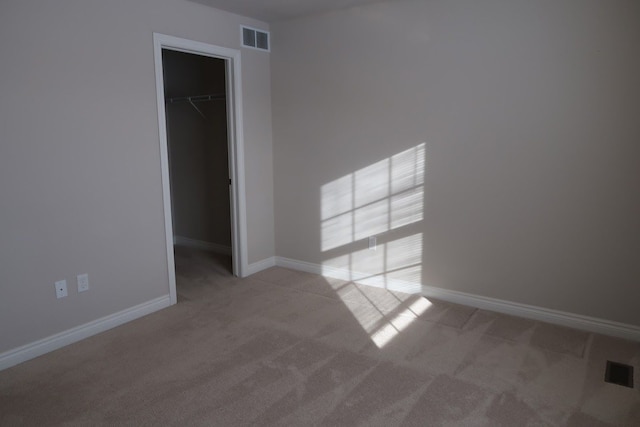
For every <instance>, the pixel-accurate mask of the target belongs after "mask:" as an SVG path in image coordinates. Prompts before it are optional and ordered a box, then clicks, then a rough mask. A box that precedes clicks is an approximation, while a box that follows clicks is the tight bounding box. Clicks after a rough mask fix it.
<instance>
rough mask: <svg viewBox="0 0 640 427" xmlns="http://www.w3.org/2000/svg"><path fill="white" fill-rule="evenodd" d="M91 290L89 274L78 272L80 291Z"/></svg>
mask: <svg viewBox="0 0 640 427" xmlns="http://www.w3.org/2000/svg"><path fill="white" fill-rule="evenodd" d="M88 290H89V275H88V274H78V292H84V291H88Z"/></svg>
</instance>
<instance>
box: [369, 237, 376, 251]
mask: <svg viewBox="0 0 640 427" xmlns="http://www.w3.org/2000/svg"><path fill="white" fill-rule="evenodd" d="M377 240H378V239H376V236H371V237H369V249H371V250H373V251H375V250H376V246H377V244H378V242H377Z"/></svg>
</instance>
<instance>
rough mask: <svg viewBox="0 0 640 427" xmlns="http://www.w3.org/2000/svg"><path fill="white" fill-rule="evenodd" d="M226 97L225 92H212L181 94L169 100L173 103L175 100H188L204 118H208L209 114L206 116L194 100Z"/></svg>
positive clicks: (214, 99)
mask: <svg viewBox="0 0 640 427" xmlns="http://www.w3.org/2000/svg"><path fill="white" fill-rule="evenodd" d="M224 99H225V95H224V93H222V94H220V93H212V94H210V95H195V96H180V97H177V98H169V102H170V103H172V104H173V103H174V102H188V103H189V104H191V106H192V107H193V108H194V109H195V110H196V111H197V112H198V114H200V115H201V116H202V118H203V119H205V120H206V119H207V116H205V115H204V113H203V112H202V111H200V109H199V108H198V107H196V104H194V102H203V101H220V100H224Z"/></svg>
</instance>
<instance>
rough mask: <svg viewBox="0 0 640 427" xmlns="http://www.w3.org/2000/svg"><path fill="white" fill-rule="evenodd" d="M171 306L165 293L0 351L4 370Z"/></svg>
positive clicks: (0, 366)
mask: <svg viewBox="0 0 640 427" xmlns="http://www.w3.org/2000/svg"><path fill="white" fill-rule="evenodd" d="M170 305H171V297H170V295H165V296H162V297H158V298H155V299H152V300H150V301H147V302H144V303H142V304H138V305H136V306H134V307H131V308H127V309H126V310H122V311H119V312H117V313H114V314H110V315H108V316H105V317H102V318H100V319H97V320H94V321H91V322H89V323H85V324H84V325H80V326H76V327H75V328H72V329H68V330H66V331H64V332H60V333H58V334H55V335H51V336H50V337H47V338H43V339H41V340H38V341H35V342H32V343H30V344H27V345H23V346H21V347H18V348H15V349H13V350H9V351H6V352H4V353H2V354H0V370H3V369H7V368H10V367H11V366H14V365H17V364H18V363H22V362H26V361H27V360H30V359H33V358H35V357H38V356H42V355H43V354H45V353H49V352H51V351H54V350H57V349H59V348H62V347H64V346H67V345H69V344H73V343H74V342H78V341H80V340H83V339H85V338H88V337H90V336H92V335H96V334H99V333H101V332H104V331H106V330H109V329H112V328H115V327H116V326H120V325H122V324H124V323H127V322H130V321H132V320H135V319H138V318H140V317H142V316H146V315H147V314H151V313H153V312H155V311H158V310H161V309H163V308H166V307H169V306H170Z"/></svg>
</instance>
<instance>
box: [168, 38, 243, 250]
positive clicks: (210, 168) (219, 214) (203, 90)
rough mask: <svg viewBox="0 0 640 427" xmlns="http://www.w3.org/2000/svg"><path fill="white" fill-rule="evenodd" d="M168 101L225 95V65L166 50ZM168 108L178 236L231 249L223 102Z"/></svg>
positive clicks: (175, 220)
mask: <svg viewBox="0 0 640 427" xmlns="http://www.w3.org/2000/svg"><path fill="white" fill-rule="evenodd" d="M163 68H164V76H165V77H164V80H165V97H166V99H167V100H169V99H171V98H178V97H185V96H195V95H207V94H221V95H224V94H225V92H226V87H225V68H226V65H225V61H224V60H222V59H217V58H209V57H206V56H199V55H193V54H188V53H184V52H176V51H171V50H165V51H164V52H163ZM194 105H196V107H197V108H198V109H199V110H200V112H201V113H202V114H203V115H204V117H203V116H201V115H200V113H199V112H198V111H197V110H196V109H195V108H193V107H192V106H191V104H190V103H188V102H174V103H172V102H169V103H167V108H166V112H167V129H168V139H169V165H170V169H171V170H170V172H171V173H170V175H171V202H172V205H173V209H172V212H173V232H174V236H178V237H186V238H189V239H194V240H198V241H201V242H207V243H215V244H217V245H221V246H225V247H228V248H230V247H231V217H230V215H231V213H230V202H229V164H228V160H229V154H228V149H227V144H228V142H227V112H226V101H225V100H224V99H221V100H214V101H206V102H195V103H194Z"/></svg>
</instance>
